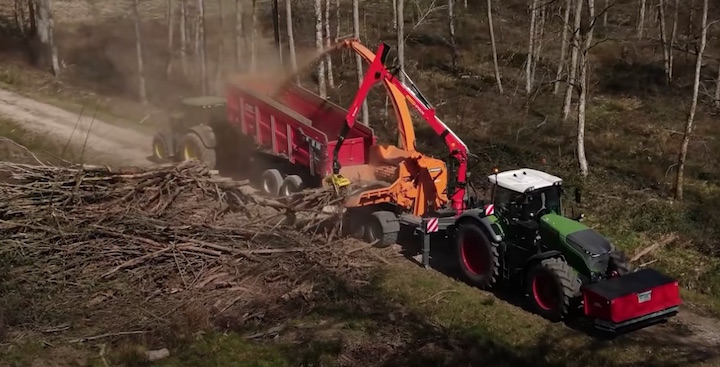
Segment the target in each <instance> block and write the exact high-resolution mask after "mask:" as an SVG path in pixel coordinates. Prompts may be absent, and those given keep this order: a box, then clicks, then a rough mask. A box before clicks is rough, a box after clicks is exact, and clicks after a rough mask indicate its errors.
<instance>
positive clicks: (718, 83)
mask: <svg viewBox="0 0 720 367" xmlns="http://www.w3.org/2000/svg"><path fill="white" fill-rule="evenodd" d="M717 68H718V72H717V77H715V96H714V97H715V100H714V102H713V104H714V105H715V108H720V62H718V64H717Z"/></svg>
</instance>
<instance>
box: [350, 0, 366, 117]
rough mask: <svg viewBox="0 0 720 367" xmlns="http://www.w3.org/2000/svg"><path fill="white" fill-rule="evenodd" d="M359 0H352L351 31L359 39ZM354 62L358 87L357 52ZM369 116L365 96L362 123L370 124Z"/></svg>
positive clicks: (360, 73) (360, 75) (360, 72)
mask: <svg viewBox="0 0 720 367" xmlns="http://www.w3.org/2000/svg"><path fill="white" fill-rule="evenodd" d="M359 2H360V1H359V0H353V33H354V36H355V39H358V40H359V39H360V4H359ZM355 63H356V64H357V80H358V88H359V87H360V85H361V84H362V81H363V68H362V58H361V57H360V55H358V54H357V53H356V54H355ZM369 120H370V116H369V113H368V104H367V98H366V99H365V100H363V105H362V123H363V124H364V125H366V126H367V125H369V124H370V121H369Z"/></svg>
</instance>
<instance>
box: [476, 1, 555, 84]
mask: <svg viewBox="0 0 720 367" xmlns="http://www.w3.org/2000/svg"><path fill="white" fill-rule="evenodd" d="M568 1H569V0H568ZM465 7H466V8H467V1H465ZM487 18H488V31H489V32H490V45H491V46H492V55H493V67H494V68H495V81H496V82H497V86H498V91H499V92H500V94H503V93H504V92H503V86H502V80H501V78H500V66H499V65H498V55H497V47H496V45H495V30H494V26H493V18H492V0H487Z"/></svg>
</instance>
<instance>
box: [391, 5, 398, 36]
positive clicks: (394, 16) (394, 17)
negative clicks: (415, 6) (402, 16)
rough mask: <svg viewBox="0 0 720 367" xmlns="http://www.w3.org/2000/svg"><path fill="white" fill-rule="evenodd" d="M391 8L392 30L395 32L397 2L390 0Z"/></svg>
mask: <svg viewBox="0 0 720 367" xmlns="http://www.w3.org/2000/svg"><path fill="white" fill-rule="evenodd" d="M391 1H392V7H393V30H395V31H397V2H398V0H391Z"/></svg>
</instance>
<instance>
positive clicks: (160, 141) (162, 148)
mask: <svg viewBox="0 0 720 367" xmlns="http://www.w3.org/2000/svg"><path fill="white" fill-rule="evenodd" d="M152 148H153V159H154V160H155V161H156V162H158V163H164V162H167V161H168V159H169V158H170V156H169V154H168V153H169V151H168V146H167V142H165V139H164V138H163V137H162V136H161V135H159V134H158V135H155V137H153V142H152Z"/></svg>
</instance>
